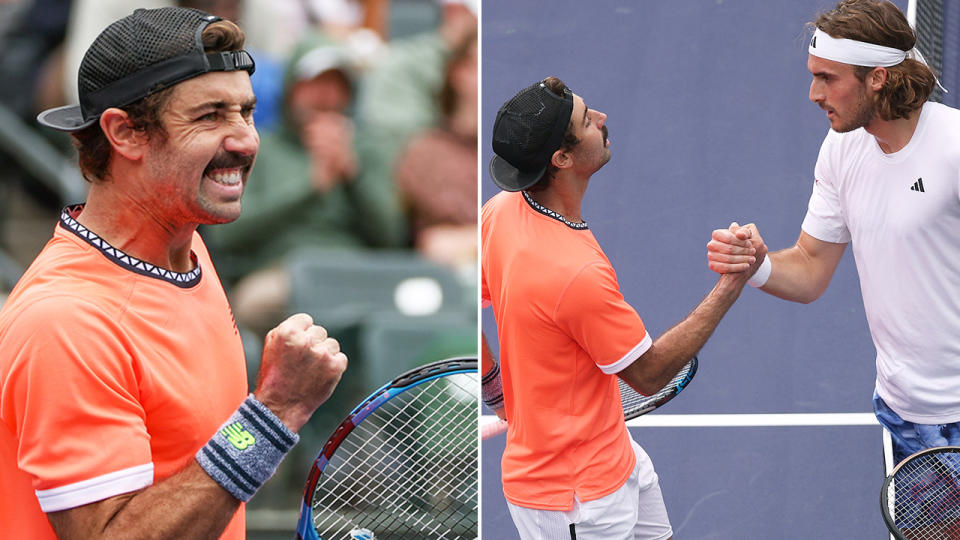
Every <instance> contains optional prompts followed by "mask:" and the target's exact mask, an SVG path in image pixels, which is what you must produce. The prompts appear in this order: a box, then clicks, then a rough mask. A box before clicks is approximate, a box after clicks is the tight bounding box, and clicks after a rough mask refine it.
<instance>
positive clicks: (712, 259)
mask: <svg viewBox="0 0 960 540" xmlns="http://www.w3.org/2000/svg"><path fill="white" fill-rule="evenodd" d="M707 266H708V267H709V268H710V269H711V270H713V271H714V272H717V273H718V274H738V273H744V274H745V275H744V276H742V277H746V278H749V281H748V283H749V284H750V285H753V286H754V287H762V286H763V284H764V283H766V281H767V279H768V278H769V277H770V260H769V259H768V258H767V246H766V244H764V242H763V237H761V236H760V231H759V230H758V229H757V226H756V225H755V224H753V223H750V224H748V225H743V226H741V225H740V224H738V223H737V222H736V221H734V222H733V223H731V224H730V226H729V227H728V228H726V229H716V230H714V231H713V233H712V234H711V236H710V242H708V243H707Z"/></svg>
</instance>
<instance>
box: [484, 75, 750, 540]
mask: <svg viewBox="0 0 960 540" xmlns="http://www.w3.org/2000/svg"><path fill="white" fill-rule="evenodd" d="M606 119H607V117H606V115H605V114H603V113H602V112H599V111H597V110H594V109H591V108H589V107H588V106H587V105H586V103H585V102H584V100H583V99H582V98H581V97H580V96H578V95H576V94H573V93H572V92H571V91H570V89H569V88H567V87H566V85H565V84H563V82H562V81H560V80H559V79H557V78H554V77H548V78H547V79H544V80H543V81H541V82H538V83H535V84H533V85H531V86H529V87H527V88H525V89H523V90H521V91H520V92H519V93H518V94H517V95H516V96H514V97H513V98H511V99H510V100H509V101H507V102H506V103H505V104H504V105H503V107H501V109H500V111H499V112H498V114H497V120H496V123H495V124H494V130H493V149H494V152H495V153H496V154H497V155H496V156H495V157H494V158H493V161H492V162H491V164H490V173H491V176H492V177H493V180H494V182H495V183H496V184H497V185H498V186H499V187H500V188H502V189H503V190H504V191H503V192H501V193H499V194H497V195H496V196H494V197H492V198H491V199H490V200H489V201H487V203H486V204H485V205H484V206H483V210H482V215H481V246H482V247H481V251H482V256H481V267H482V284H481V296H482V300H483V302H484V304H485V305H491V306H492V307H493V310H494V315H495V317H496V321H497V336H498V338H499V342H500V360H501V362H500V364H499V365H495V363H494V361H493V358H492V356H491V355H490V353H489V350H488V349H487V348H484V350H483V355H484V357H485V358H484V362H483V365H484V373H485V374H487V375H490V374H491V373H494V372H495V370H497V369H499V370H500V377H499V381H497V380H496V377H492V376H488V377H484V382H485V383H486V384H485V385H484V386H485V388H484V398H485V401H486V402H487V403H488V404H491V405H492V406H493V407H494V408H496V405H498V404H499V398H498V396H497V395H496V394H497V392H496V391H495V389H492V387H495V386H496V384H498V383H499V384H501V385H502V408H503V411H502V413H503V415H504V416H505V417H506V419H507V421H508V422H509V429H508V431H507V442H506V448H505V450H504V454H503V460H502V471H503V476H502V479H503V491H504V495H505V496H506V499H507V502H508V507H509V509H510V513H511V515H512V517H513V520H514V523H515V524H516V526H517V529H518V531H519V532H520V536H521V538H524V539H533V538H549V539H556V538H579V539H581V540H582V539H584V538H587V539H589V538H638V539H639V538H642V539H651V540H653V539H656V540H665V539H667V538H672V535H673V532H672V529H671V526H670V522H669V519H668V517H667V511H666V508H665V507H664V504H663V497H662V496H661V492H660V486H659V480H658V477H657V474H656V472H655V471H654V468H653V464H652V463H651V461H650V458H649V457H648V456H647V454H646V452H644V450H643V449H642V448H640V446H639V445H637V444H636V443H635V442H634V441H633V440H632V439H631V438H630V434H629V432H628V431H627V428H626V425H625V423H624V420H623V411H622V408H621V405H620V399H619V389H618V383H617V380H616V377H617V376H619V377H620V378H622V379H623V380H624V381H626V382H627V383H629V384H630V385H631V386H632V387H633V388H635V389H636V390H637V391H639V392H640V393H643V394H648V395H649V394H650V393H653V392H655V391H657V390H659V389H660V388H661V387H663V386H664V385H665V384H666V383H667V382H668V381H669V380H670V378H671V377H673V375H674V374H675V373H677V372H678V371H679V370H680V368H681V367H682V366H684V365H685V364H686V363H687V362H688V361H689V360H690V359H691V358H692V357H693V356H694V355H695V354H696V353H697V351H698V350H699V349H700V348H701V347H702V346H703V344H704V343H705V342H706V340H707V338H708V337H709V336H710V334H711V333H712V332H713V330H714V329H715V328H716V326H717V325H718V324H719V322H720V320H721V318H722V317H723V315H724V314H725V313H726V311H727V310H728V309H729V308H730V306H731V305H732V304H733V303H734V301H736V299H737V297H738V296H739V295H740V291H741V290H742V289H743V286H744V284H745V283H746V279H747V278H746V276H747V274H744V273H741V274H726V275H723V276H720V279H719V281H718V283H717V285H716V286H715V287H714V289H713V290H712V291H711V292H710V293H709V294H708V295H707V296H706V298H704V300H703V301H702V302H701V303H700V304H699V305H698V306H697V307H696V308H695V309H694V310H693V312H691V313H690V315H688V316H687V318H686V319H684V320H683V321H681V322H680V323H678V324H677V325H676V326H674V327H673V328H672V329H670V330H668V331H667V332H666V333H664V334H663V335H662V336H660V337H659V338H657V339H656V340H654V339H653V338H652V337H651V336H650V335H649V334H648V333H647V331H646V329H645V328H644V325H643V321H642V320H641V318H640V316H639V315H638V314H637V312H636V311H635V310H634V309H633V308H632V307H631V306H630V305H629V304H627V303H626V301H625V300H624V298H623V295H622V294H621V293H620V289H619V285H618V283H617V277H616V273H615V272H614V270H613V267H612V266H611V265H610V262H609V260H607V258H606V256H605V255H604V253H603V251H602V250H601V248H600V246H599V245H598V244H597V241H596V239H595V238H594V237H593V234H592V233H591V231H590V229H589V228H588V226H587V224H586V223H585V222H584V221H583V219H582V216H581V213H580V204H581V201H582V200H583V198H584V195H585V193H586V190H587V186H588V184H589V181H590V178H591V177H592V175H593V174H594V173H596V172H597V171H598V170H600V168H601V167H603V166H604V165H605V164H606V163H607V161H609V159H610V143H609V139H608V136H607V135H608V131H607V126H606ZM735 241H736V242H738V243H739V245H740V246H742V247H745V248H747V249H750V241H749V238H747V236H746V233H742V234H741V235H739V236H738V237H737V239H736V240H735ZM756 255H757V256H759V255H762V254H756ZM754 260H756V259H754Z"/></svg>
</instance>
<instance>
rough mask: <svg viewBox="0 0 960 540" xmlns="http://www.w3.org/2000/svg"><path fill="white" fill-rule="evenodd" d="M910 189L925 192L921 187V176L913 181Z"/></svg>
mask: <svg viewBox="0 0 960 540" xmlns="http://www.w3.org/2000/svg"><path fill="white" fill-rule="evenodd" d="M910 191H919V192H920V193H926V191H924V189H923V178H917V181H916V182H914V183H913V186H911V187H910Z"/></svg>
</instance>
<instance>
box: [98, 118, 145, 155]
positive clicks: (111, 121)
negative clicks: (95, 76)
mask: <svg viewBox="0 0 960 540" xmlns="http://www.w3.org/2000/svg"><path fill="white" fill-rule="evenodd" d="M100 129H102V130H103V135H104V136H105V137H106V138H107V140H108V141H110V146H111V147H113V151H114V152H116V153H118V154H120V155H121V156H123V157H125V158H127V159H129V160H131V161H136V160H138V159H140V158H142V157H143V154H144V152H145V151H146V148H147V142H148V140H147V139H148V137H147V134H146V133H144V131H143V130H142V129H137V128H135V127H134V124H133V122H131V121H130V116H129V115H128V114H127V112H126V111H124V110H122V109H118V108H116V107H111V108H109V109H107V110H105V111H103V114H101V115H100Z"/></svg>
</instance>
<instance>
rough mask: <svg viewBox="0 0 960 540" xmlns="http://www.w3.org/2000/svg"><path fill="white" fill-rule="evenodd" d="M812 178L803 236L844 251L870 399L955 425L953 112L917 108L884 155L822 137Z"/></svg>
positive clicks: (958, 133)
mask: <svg viewBox="0 0 960 540" xmlns="http://www.w3.org/2000/svg"><path fill="white" fill-rule="evenodd" d="M814 176H815V178H816V182H815V183H814V187H813V195H812V196H811V197H810V204H809V208H808V210H807V216H806V218H805V219H804V220H803V230H804V231H805V232H806V233H807V234H809V235H811V236H813V237H815V238H818V239H820V240H823V241H826V242H836V243H846V242H852V244H853V254H854V258H855V260H856V263H857V271H858V272H859V274H860V289H861V292H862V293H863V304H864V308H865V310H866V315H867V322H868V323H869V325H870V333H871V335H872V337H873V343H874V345H875V346H876V349H877V393H878V394H879V395H880V397H881V398H883V400H884V401H885V402H886V403H887V404H888V405H889V406H890V407H891V408H892V409H893V410H894V411H896V412H897V413H898V414H899V415H900V416H901V417H902V418H903V419H905V420H908V421H911V422H915V423H924V424H940V423H949V422H956V421H960V111H958V110H956V109H952V108H949V107H946V106H944V105H941V104H938V103H932V102H928V103H926V104H925V105H924V107H923V110H922V112H921V114H920V119H919V122H918V124H917V128H916V131H915V132H914V134H913V137H912V138H911V139H910V142H909V143H908V144H907V145H906V146H905V147H904V148H903V149H901V150H900V151H899V152H895V153H892V154H884V153H883V152H882V151H881V150H880V146H879V145H878V144H877V141H876V139H875V138H874V137H873V136H872V135H870V134H869V133H867V132H866V131H865V130H864V129H863V128H860V129H857V130H854V131H851V132H849V133H843V134H841V133H837V132H835V131H832V130H831V131H830V132H829V133H828V134H827V137H826V138H825V139H824V141H823V146H822V147H821V148H820V155H819V157H818V158H817V165H816V168H815V170H814Z"/></svg>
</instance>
